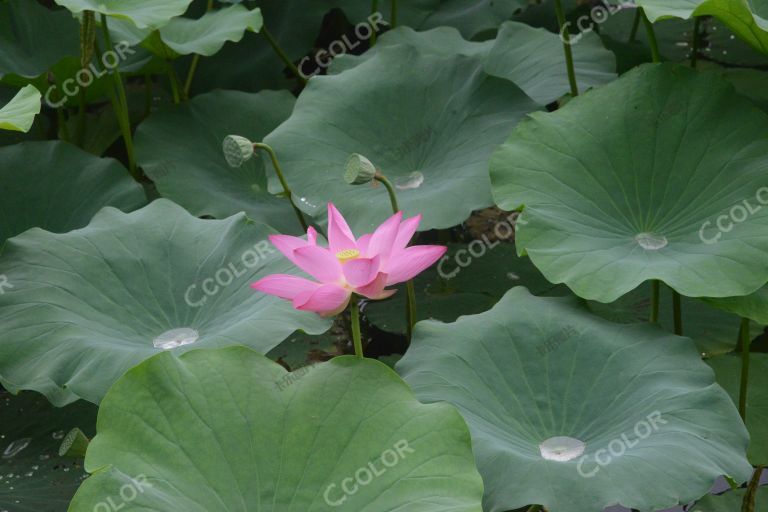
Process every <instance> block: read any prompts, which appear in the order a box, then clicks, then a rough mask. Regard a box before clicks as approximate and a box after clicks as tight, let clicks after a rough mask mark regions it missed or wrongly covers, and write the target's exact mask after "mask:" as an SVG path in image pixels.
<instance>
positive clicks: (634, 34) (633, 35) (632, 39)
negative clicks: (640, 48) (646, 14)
mask: <svg viewBox="0 0 768 512" xmlns="http://www.w3.org/2000/svg"><path fill="white" fill-rule="evenodd" d="M640 17H641V14H640V9H636V10H635V19H634V20H633V21H632V30H631V31H630V32H629V40H628V41H627V42H628V43H634V42H635V38H636V37H637V29H638V28H640Z"/></svg>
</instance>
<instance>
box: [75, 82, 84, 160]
mask: <svg viewBox="0 0 768 512" xmlns="http://www.w3.org/2000/svg"><path fill="white" fill-rule="evenodd" d="M85 128H86V117H85V87H80V90H79V91H78V92H77V128H76V129H75V145H76V146H78V147H80V148H82V147H83V142H84V141H85Z"/></svg>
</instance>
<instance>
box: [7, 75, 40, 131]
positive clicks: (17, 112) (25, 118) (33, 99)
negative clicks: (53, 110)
mask: <svg viewBox="0 0 768 512" xmlns="http://www.w3.org/2000/svg"><path fill="white" fill-rule="evenodd" d="M40 99H41V95H40V91H38V90H37V89H35V86H34V85H27V86H26V87H24V88H23V89H21V90H20V91H19V93H18V94H17V95H16V96H14V97H13V99H11V101H10V102H9V103H7V104H5V105H4V106H3V107H2V108H0V130H13V131H17V132H28V131H29V129H30V128H32V123H34V122H35V116H36V115H37V114H39V113H40V106H41V105H40Z"/></svg>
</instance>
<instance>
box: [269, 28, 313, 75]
mask: <svg viewBox="0 0 768 512" xmlns="http://www.w3.org/2000/svg"><path fill="white" fill-rule="evenodd" d="M259 33H260V34H262V35H263V36H264V37H265V38H266V39H267V42H268V43H269V45H270V46H271V47H272V49H273V50H274V51H275V53H276V54H277V56H278V57H280V60H282V61H283V63H284V64H285V65H286V66H287V67H288V69H290V70H291V73H293V74H294V75H296V78H298V79H299V80H300V81H301V83H302V84H303V85H307V79H306V78H304V75H302V74H301V72H300V71H299V68H297V67H296V64H294V63H293V61H292V60H291V59H290V57H288V54H287V53H285V50H283V49H282V48H281V47H280V44H279V43H278V42H277V40H275V38H274V37H273V36H272V34H271V33H270V31H269V30H267V25H266V24H264V25H262V26H261V30H260V31H259Z"/></svg>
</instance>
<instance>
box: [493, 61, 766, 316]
mask: <svg viewBox="0 0 768 512" xmlns="http://www.w3.org/2000/svg"><path fill="white" fill-rule="evenodd" d="M606 105H611V106H612V107H611V108H610V109H606ZM531 117H532V119H530V120H527V121H526V122H524V123H521V124H520V125H519V126H518V127H517V129H516V130H515V131H514V132H513V134H512V136H511V137H510V138H509V140H507V142H506V143H505V144H504V145H502V146H501V147H500V148H499V150H498V151H497V152H496V153H495V154H494V155H493V158H492V160H491V181H492V183H493V188H494V197H495V198H496V201H497V203H498V205H499V206H500V207H501V208H503V209H505V210H513V209H516V208H518V207H520V205H525V211H524V213H523V216H522V218H523V219H525V220H527V224H525V225H522V226H519V229H518V231H517V235H516V240H517V244H518V245H517V247H518V250H519V251H521V250H524V251H526V252H527V253H528V255H529V256H530V258H531V260H532V261H533V263H534V264H535V265H536V266H537V267H538V268H539V269H540V270H541V271H542V273H543V274H544V276H545V277H546V278H547V279H549V280H550V281H552V282H554V283H563V282H564V283H566V284H567V285H568V286H569V287H570V288H571V289H572V290H573V291H575V292H576V293H577V294H578V295H579V296H581V297H584V298H587V299H593V300H598V301H600V302H611V301H613V300H616V299H617V298H618V297H620V296H621V295H623V294H625V293H627V292H629V291H630V290H633V289H635V288H636V287H637V286H638V285H639V284H640V283H642V282H643V281H646V280H649V279H660V280H662V281H664V282H666V283H667V284H669V285H670V286H671V287H672V288H674V289H676V290H677V291H678V292H680V293H681V294H683V295H687V296H691V297H701V296H706V297H728V296H738V295H745V294H748V293H751V292H753V291H755V290H756V289H757V288H759V287H760V286H762V285H763V284H765V282H766V281H768V229H766V228H767V227H768V208H765V207H762V206H761V205H760V203H759V201H766V199H768V197H765V196H768V194H765V190H763V189H759V188H758V186H756V185H755V183H761V180H762V178H763V176H764V175H765V173H766V171H768V160H766V159H765V153H766V151H768V141H766V140H765V139H766V138H768V115H766V114H765V113H764V112H762V111H760V110H759V109H758V108H757V107H755V106H754V105H753V104H752V103H751V102H750V101H749V100H747V99H745V98H742V97H740V96H738V95H735V94H734V93H733V88H732V87H731V85H730V84H729V83H728V82H727V81H726V80H724V79H718V78H717V77H714V76H712V75H711V74H709V73H697V72H695V71H693V70H691V69H689V68H685V67H682V66H677V65H673V64H661V65H645V66H641V67H639V68H637V69H635V70H634V71H631V72H629V73H627V74H625V75H623V76H622V77H621V78H619V79H618V80H616V81H614V82H612V83H610V84H608V85H605V86H603V87H601V88H599V89H597V90H595V91H592V92H589V93H587V94H584V95H583V96H580V97H578V98H576V99H574V100H573V101H571V102H569V103H568V104H567V105H566V106H565V107H564V108H562V109H560V110H558V111H557V112H554V113H551V114H534V115H533V116H531ZM753 211H754V213H752V214H750V212H753ZM742 214H744V215H742ZM718 219H719V220H718ZM718 226H721V227H722V229H719V228H718Z"/></svg>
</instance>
